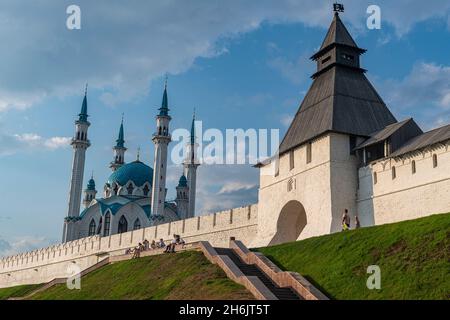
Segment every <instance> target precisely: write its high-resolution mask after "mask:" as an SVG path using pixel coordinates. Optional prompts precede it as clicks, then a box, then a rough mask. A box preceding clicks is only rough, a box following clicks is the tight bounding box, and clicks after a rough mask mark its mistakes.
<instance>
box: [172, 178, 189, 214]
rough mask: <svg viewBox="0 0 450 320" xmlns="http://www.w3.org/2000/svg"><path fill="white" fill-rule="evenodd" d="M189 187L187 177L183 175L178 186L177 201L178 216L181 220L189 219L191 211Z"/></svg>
mask: <svg viewBox="0 0 450 320" xmlns="http://www.w3.org/2000/svg"><path fill="white" fill-rule="evenodd" d="M188 197H189V187H188V182H187V179H186V176H185V175H184V174H183V175H182V176H181V178H180V180H179V182H178V186H177V198H176V199H175V201H176V203H177V212H178V216H179V217H180V218H181V219H186V218H188V216H187V214H188V209H189V199H188Z"/></svg>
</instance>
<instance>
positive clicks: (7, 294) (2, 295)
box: [0, 284, 41, 300]
mask: <svg viewBox="0 0 450 320" xmlns="http://www.w3.org/2000/svg"><path fill="white" fill-rule="evenodd" d="M40 286H41V284H32V285H25V286H17V287H11V288H4V289H0V300H7V299H9V298H18V297H23V296H26V295H27V294H29V293H30V292H32V291H34V290H36V289H37V288H39V287H40Z"/></svg>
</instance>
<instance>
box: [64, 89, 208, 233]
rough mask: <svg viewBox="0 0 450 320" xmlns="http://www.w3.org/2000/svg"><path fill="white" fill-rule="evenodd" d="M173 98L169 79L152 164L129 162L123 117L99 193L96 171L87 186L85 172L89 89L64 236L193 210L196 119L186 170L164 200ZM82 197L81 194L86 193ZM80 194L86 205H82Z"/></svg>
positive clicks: (137, 225)
mask: <svg viewBox="0 0 450 320" xmlns="http://www.w3.org/2000/svg"><path fill="white" fill-rule="evenodd" d="M170 120H171V117H170V115H169V103H168V97H167V81H166V84H165V88H164V94H163V99H162V104H161V108H159V113H158V115H157V116H156V131H155V133H154V134H153V139H152V140H153V143H154V145H155V155H154V164H153V168H151V167H150V166H148V165H146V164H145V163H143V162H141V161H140V160H139V155H138V156H137V159H136V161H133V162H130V163H125V152H126V151H127V148H126V147H125V138H124V129H123V119H122V123H121V125H120V129H119V136H118V138H117V140H116V145H115V146H114V148H113V151H114V158H113V161H112V162H111V164H110V168H111V170H112V174H111V176H110V177H109V179H108V181H107V182H106V183H105V185H104V187H103V194H102V196H101V197H98V191H97V189H96V185H95V181H94V179H93V177H91V179H90V180H89V182H88V184H87V187H86V189H84V191H83V176H84V167H85V160H86V150H87V149H88V148H89V146H90V145H91V143H90V141H89V139H88V129H89V126H90V123H89V121H88V104H87V90H86V92H85V95H84V99H83V104H82V107H81V112H80V114H79V115H78V120H77V121H75V134H74V137H73V139H72V142H71V145H72V147H73V162H72V176H71V181H70V191H69V209H68V214H67V217H66V218H65V219H64V228H63V239H62V240H63V242H68V241H72V240H76V239H80V238H85V237H89V236H94V235H100V236H109V235H113V234H117V233H123V232H127V231H131V230H137V229H141V228H146V227H149V226H152V225H157V224H161V223H168V222H170V221H176V220H180V219H187V218H191V217H193V216H194V215H195V186H196V177H197V168H198V166H199V163H198V161H197V160H196V148H197V147H198V145H197V144H196V141H195V131H194V123H195V116H194V117H193V119H192V126H191V136H190V139H189V143H188V145H187V148H186V160H185V161H184V163H183V166H184V172H183V175H182V176H181V178H180V180H179V183H178V186H177V187H176V194H177V197H176V199H175V201H173V202H168V201H166V193H167V189H166V177H167V157H168V146H169V143H170V142H171V136H170V133H169V123H170ZM82 198H83V199H82ZM81 200H82V202H83V206H84V209H83V210H81V208H80V206H81Z"/></svg>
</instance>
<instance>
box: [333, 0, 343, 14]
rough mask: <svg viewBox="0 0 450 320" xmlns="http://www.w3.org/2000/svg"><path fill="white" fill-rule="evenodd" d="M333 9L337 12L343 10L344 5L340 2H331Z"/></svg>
mask: <svg viewBox="0 0 450 320" xmlns="http://www.w3.org/2000/svg"><path fill="white" fill-rule="evenodd" d="M333 11H334V12H336V13H338V12H344V5H343V4H341V3H337V2H335V3H333Z"/></svg>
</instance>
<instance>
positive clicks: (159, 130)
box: [158, 127, 162, 135]
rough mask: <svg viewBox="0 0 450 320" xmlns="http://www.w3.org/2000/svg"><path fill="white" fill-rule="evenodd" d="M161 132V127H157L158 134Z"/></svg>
mask: <svg viewBox="0 0 450 320" xmlns="http://www.w3.org/2000/svg"><path fill="white" fill-rule="evenodd" d="M161 133H162V129H161V127H159V128H158V135H161Z"/></svg>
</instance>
